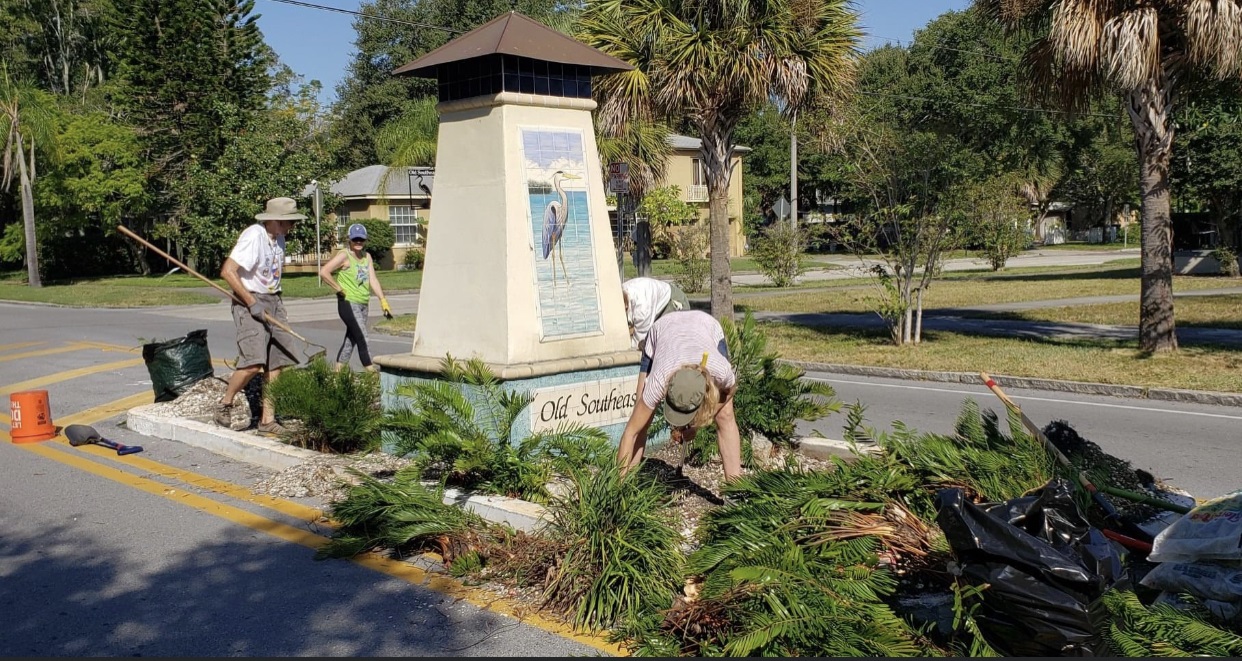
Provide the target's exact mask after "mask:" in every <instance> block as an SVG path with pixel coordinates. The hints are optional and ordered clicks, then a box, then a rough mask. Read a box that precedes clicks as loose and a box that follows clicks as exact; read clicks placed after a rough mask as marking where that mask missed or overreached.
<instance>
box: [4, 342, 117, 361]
mask: <svg viewBox="0 0 1242 661" xmlns="http://www.w3.org/2000/svg"><path fill="white" fill-rule="evenodd" d="M85 349H96V347H92V346H90V345H88V344H85V343H82V342H70V343H69V344H66V345H65V346H63V347H53V348H51V349H39V350H37V351H24V352H22V353H10V354H5V355H3V356H0V362H4V361H8V360H21V359H22V358H38V357H39V356H50V355H52V354H57V353H69V352H70V351H83V350H85ZM96 350H97V349H96Z"/></svg>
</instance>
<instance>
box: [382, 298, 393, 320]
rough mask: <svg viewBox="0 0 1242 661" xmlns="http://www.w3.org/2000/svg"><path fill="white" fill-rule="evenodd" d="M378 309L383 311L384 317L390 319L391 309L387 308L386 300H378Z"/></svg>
mask: <svg viewBox="0 0 1242 661" xmlns="http://www.w3.org/2000/svg"><path fill="white" fill-rule="evenodd" d="M380 309H382V310H383V311H384V316H385V317H387V318H389V319H392V308H390V307H388V299H386V298H381V299H380Z"/></svg>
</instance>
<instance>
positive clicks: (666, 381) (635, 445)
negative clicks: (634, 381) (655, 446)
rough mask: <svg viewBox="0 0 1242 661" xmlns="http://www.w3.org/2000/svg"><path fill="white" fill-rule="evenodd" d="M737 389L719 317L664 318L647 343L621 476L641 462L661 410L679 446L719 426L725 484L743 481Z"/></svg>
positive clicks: (622, 447) (620, 453) (620, 451)
mask: <svg viewBox="0 0 1242 661" xmlns="http://www.w3.org/2000/svg"><path fill="white" fill-rule="evenodd" d="M736 389H737V376H736V375H735V374H734V371H733V365H732V363H730V362H729V349H728V345H727V344H726V343H725V336H724V328H722V327H721V325H720V322H719V321H716V318H715V317H713V316H711V315H710V314H707V313H706V312H703V311H701V310H688V311H685V312H679V313H677V314H669V315H665V316H664V317H662V318H661V319H660V320H659V321H657V322H655V325H653V326H652V327H651V332H650V334H649V335H648V336H647V340H646V342H645V343H644V347H643V356H642V363H641V365H640V367H639V375H638V392H637V394H638V401H637V403H636V404H635V405H634V410H633V411H632V412H631V413H630V419H629V420H628V421H627V422H626V423H625V430H624V431H622V432H621V442H620V444H619V445H618V447H617V459H618V461H619V462H620V465H621V466H622V470H623V471H628V470H629V469H631V468H633V467H635V466H637V465H638V464H639V463H640V462H641V461H642V459H643V451H644V449H645V448H646V445H647V431H648V429H649V428H650V427H651V421H652V420H653V419H654V418H655V411H656V408H657V407H662V408H661V409H660V410H661V413H663V415H664V420H665V421H666V422H668V424H669V427H671V428H672V435H673V442H675V443H689V442H691V441H693V440H694V437H695V436H696V435H697V434H698V431H699V429H702V428H703V427H705V426H707V425H708V424H710V423H711V422H713V421H715V423H716V442H717V444H718V447H719V448H720V459H721V461H722V462H723V463H724V477H725V480H726V481H728V480H733V479H736V478H738V477H740V476H741V474H742V441H741V433H740V432H739V431H738V428H737V419H736V418H735V417H734V413H733V395H734V391H735V390H736Z"/></svg>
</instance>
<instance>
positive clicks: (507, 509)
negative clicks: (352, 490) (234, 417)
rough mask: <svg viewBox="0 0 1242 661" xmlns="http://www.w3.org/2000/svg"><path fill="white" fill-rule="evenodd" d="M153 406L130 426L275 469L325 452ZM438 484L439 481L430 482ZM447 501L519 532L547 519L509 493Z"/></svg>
mask: <svg viewBox="0 0 1242 661" xmlns="http://www.w3.org/2000/svg"><path fill="white" fill-rule="evenodd" d="M153 406H154V405H153V404H147V405H144V406H138V407H134V408H132V409H130V410H129V412H128V413H127V415H126V421H125V424H126V426H127V427H129V429H131V430H133V431H135V432H138V433H139V434H145V435H147V436H151V437H154V438H164V439H168V440H171V441H177V442H179V443H185V444H186V445H193V446H194V447H198V448H202V449H204V450H207V451H209V452H214V453H216V454H218V455H222V456H225V457H229V458H231V459H236V460H238V461H243V462H246V463H248V464H254V465H256V466H263V467H264V468H270V469H272V470H277V471H281V470H285V469H287V468H290V467H292V466H296V465H298V464H300V463H303V462H305V461H308V460H310V459H314V458H315V457H319V456H322V455H321V454H320V453H319V452H315V451H314V450H307V449H305V448H299V447H295V446H292V445H289V444H287V443H282V442H280V441H279V440H276V439H272V438H265V437H263V436H259V435H257V434H254V433H251V432H248V431H236V430H232V429H224V428H223V427H220V426H219V425H215V424H212V423H207V422H199V421H197V420H186V419H184V418H176V417H171V416H163V415H155V414H153V413H151V412H150V409H151V408H152V407H153ZM429 486H434V485H429ZM444 504H445V505H457V506H459V507H462V508H465V509H467V510H469V511H472V512H475V513H476V514H478V515H479V516H481V517H483V518H484V519H487V520H488V521H492V522H495V523H506V524H508V525H510V526H512V527H513V528H514V529H516V530H523V531H526V532H530V531H532V530H534V529H535V527H536V526H537V525H539V523H540V521H541V520H542V519H543V515H544V508H543V507H542V506H540V505H537V504H535V503H531V502H527V501H525V500H518V499H516V498H506V497H504V496H484V495H477V494H470V493H466V492H462V491H460V490H457V489H445V490H444Z"/></svg>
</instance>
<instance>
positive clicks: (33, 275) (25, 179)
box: [0, 66, 55, 287]
mask: <svg viewBox="0 0 1242 661" xmlns="http://www.w3.org/2000/svg"><path fill="white" fill-rule="evenodd" d="M53 106H54V101H53V100H52V99H51V97H50V96H48V95H47V94H46V93H44V92H42V91H40V90H38V89H35V88H34V87H31V86H30V85H27V84H25V83H22V82H20V81H17V80H14V79H13V78H12V77H11V76H10V75H9V69H8V67H7V66H5V67H2V68H0V135H4V149H3V151H2V152H0V153H2V154H3V166H0V179H2V180H3V181H4V190H5V191H8V190H9V186H11V185H12V183H13V177H14V175H15V174H16V175H17V179H18V186H19V187H20V189H21V198H22V222H23V223H24V225H25V240H26V273H27V276H26V277H27V281H28V282H29V284H30V286H31V287H42V286H43V281H42V280H41V279H40V277H39V250H38V243H37V242H36V239H35V215H34V193H33V186H34V181H35V177H36V176H37V174H38V169H37V168H36V167H35V166H36V165H37V163H36V161H35V153H36V151H35V150H36V148H41V149H47V148H48V147H49V146H50V145H52V143H53V137H54V135H55V131H54V129H53V121H54V118H55V113H54V112H53ZM14 163H16V164H17V165H16V167H14Z"/></svg>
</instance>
